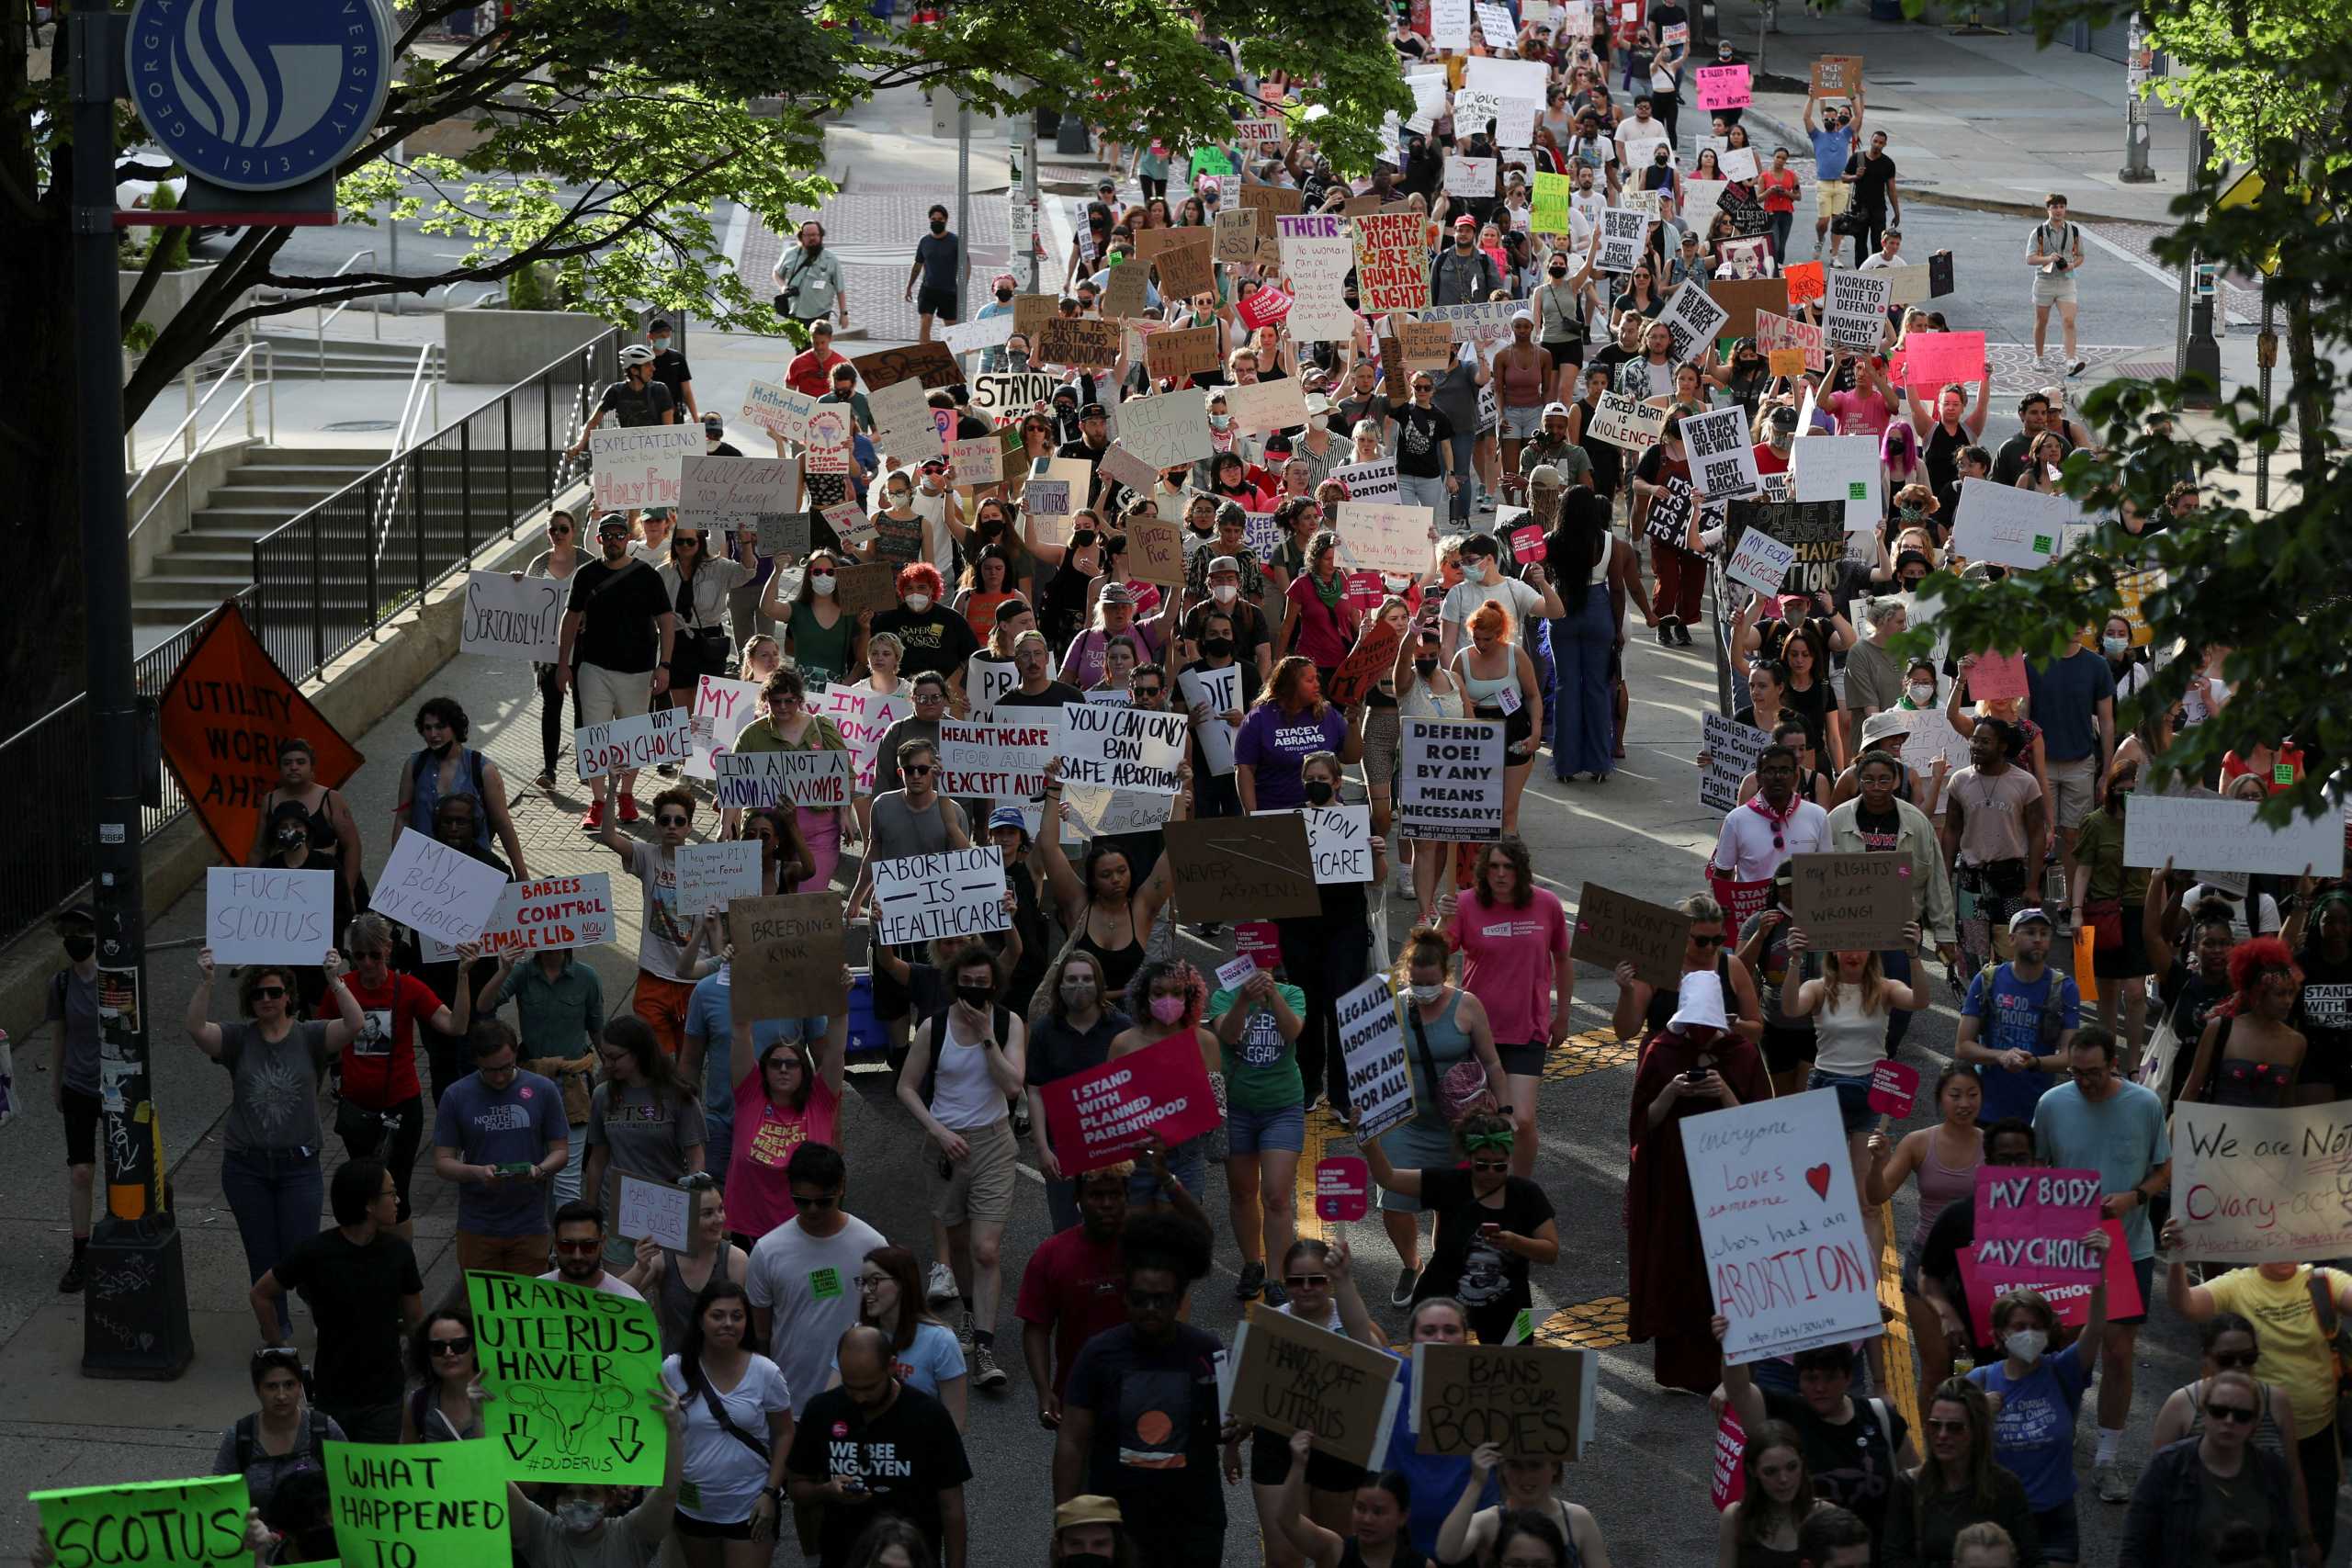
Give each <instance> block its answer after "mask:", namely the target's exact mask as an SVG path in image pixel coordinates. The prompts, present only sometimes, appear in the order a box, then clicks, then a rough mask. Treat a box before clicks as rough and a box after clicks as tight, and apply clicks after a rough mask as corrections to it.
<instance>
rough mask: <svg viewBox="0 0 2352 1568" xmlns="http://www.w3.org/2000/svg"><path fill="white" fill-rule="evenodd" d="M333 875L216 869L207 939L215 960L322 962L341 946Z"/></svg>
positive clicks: (207, 883) (209, 881) (209, 874)
mask: <svg viewBox="0 0 2352 1568" xmlns="http://www.w3.org/2000/svg"><path fill="white" fill-rule="evenodd" d="M334 881H335V873H334V872H332V871H270V870H267V869H266V868H262V867H253V868H247V867H244V866H231V865H216V866H209V867H207V868H206V870H205V874H204V939H205V944H206V945H207V946H209V947H210V948H211V949H212V958H213V962H214V963H216V964H321V963H324V962H325V960H326V954H327V949H329V948H331V947H333V946H334V944H335V934H334Z"/></svg>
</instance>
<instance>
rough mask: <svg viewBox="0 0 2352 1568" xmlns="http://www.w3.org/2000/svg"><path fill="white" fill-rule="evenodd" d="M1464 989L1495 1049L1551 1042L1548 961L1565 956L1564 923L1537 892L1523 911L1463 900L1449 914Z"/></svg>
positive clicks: (1556, 906) (1562, 913) (1556, 907)
mask: <svg viewBox="0 0 2352 1568" xmlns="http://www.w3.org/2000/svg"><path fill="white" fill-rule="evenodd" d="M1452 934H1453V945H1454V946H1455V947H1457V948H1459V949H1461V951H1462V988H1463V989H1464V990H1465V991H1467V992H1469V993H1470V994H1471V995H1472V996H1474V997H1476V998H1478V1001H1479V1005H1481V1006H1482V1007H1484V1008H1485V1009H1486V1010H1487V1021H1488V1022H1489V1023H1491V1024H1492V1025H1493V1026H1494V1031H1495V1043H1497V1044H1498V1045H1527V1044H1535V1043H1542V1042H1544V1041H1545V1040H1548V1039H1549V1038H1551V1029H1552V955H1553V954H1554V953H1566V952H1567V951H1568V917H1567V912H1566V910H1564V909H1563V908H1561V907H1560V901H1559V900H1558V899H1557V898H1555V897H1553V896H1552V895H1551V894H1549V893H1546V892H1545V891H1544V889H1542V888H1541V887H1538V888H1536V889H1535V891H1534V896H1533V897H1532V898H1530V899H1529V900H1528V905H1527V908H1524V909H1514V908H1511V907H1510V905H1509V904H1497V905H1493V906H1491V907H1490V906H1488V905H1487V903H1486V902H1485V901H1484V900H1482V899H1480V898H1477V897H1464V898H1463V900H1462V903H1461V906H1460V907H1459V908H1456V909H1455V910H1454V913H1453V933H1452Z"/></svg>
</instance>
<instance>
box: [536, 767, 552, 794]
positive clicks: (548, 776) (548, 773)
mask: <svg viewBox="0 0 2352 1568" xmlns="http://www.w3.org/2000/svg"><path fill="white" fill-rule="evenodd" d="M531 782H532V783H533V784H537V785H538V786H539V789H540V790H541V792H543V793H544V794H548V795H553V794H554V793H555V772H554V770H553V769H542V770H541V771H540V773H539V776H538V777H537V778H535V779H533V780H532V781H531Z"/></svg>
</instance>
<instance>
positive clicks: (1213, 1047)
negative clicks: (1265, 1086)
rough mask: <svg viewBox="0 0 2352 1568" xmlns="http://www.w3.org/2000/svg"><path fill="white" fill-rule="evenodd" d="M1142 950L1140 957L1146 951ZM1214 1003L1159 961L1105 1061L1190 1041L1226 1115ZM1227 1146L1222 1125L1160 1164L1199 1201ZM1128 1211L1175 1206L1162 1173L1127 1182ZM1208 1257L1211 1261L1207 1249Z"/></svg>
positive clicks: (1137, 983) (1181, 970)
mask: <svg viewBox="0 0 2352 1568" xmlns="http://www.w3.org/2000/svg"><path fill="white" fill-rule="evenodd" d="M1048 841H1050V840H1048ZM1160 864H1161V870H1160V871H1159V872H1155V873H1153V875H1154V876H1155V877H1158V876H1160V875H1163V874H1165V870H1166V865H1167V863H1166V861H1165V860H1163V861H1162V862H1161V863H1160ZM1137 951H1138V953H1140V951H1141V950H1140V948H1138V949H1137ZM1107 972H1108V971H1106V973H1107ZM1208 999H1209V988H1208V985H1207V983H1206V982H1204V980H1203V979H1202V978H1201V976H1200V972H1199V971H1198V970H1196V969H1194V968H1193V966H1192V965H1191V964H1187V963H1184V962H1183V961H1182V960H1181V959H1179V960H1175V961H1172V962H1171V961H1169V960H1166V959H1153V960H1152V961H1151V962H1149V963H1148V964H1144V965H1143V966H1142V967H1141V968H1138V969H1136V970H1135V971H1134V972H1133V976H1132V977H1131V978H1130V979H1129V980H1128V981H1127V985H1126V994H1125V998H1124V1000H1125V1007H1126V1013H1127V1016H1128V1017H1129V1018H1132V1019H1134V1020H1135V1021H1136V1022H1135V1024H1134V1026H1133V1027H1131V1028H1128V1029H1125V1030H1122V1031H1121V1032H1119V1033H1118V1034H1116V1035H1114V1036H1113V1037H1112V1040H1111V1049H1110V1053H1109V1055H1107V1056H1106V1057H1105V1058H1104V1059H1105V1060H1106V1061H1112V1062H1115V1061H1117V1060H1118V1059H1119V1058H1120V1057H1122V1056H1125V1055H1128V1054H1129V1053H1130V1052H1135V1051H1141V1050H1144V1049H1145V1048H1147V1047H1148V1046H1152V1045H1158V1044H1159V1043H1162V1042H1164V1041H1168V1040H1176V1039H1189V1040H1191V1041H1192V1042H1193V1045H1194V1047H1195V1048H1196V1049H1198V1050H1199V1052H1200V1054H1201V1065H1202V1066H1204V1068H1206V1069H1207V1071H1208V1075H1209V1088H1210V1089H1211V1091H1212V1092H1214V1093H1215V1094H1216V1102H1217V1108H1218V1109H1219V1110H1220V1111H1222V1110H1223V1109H1224V1108H1225V1073H1224V1066H1225V1046H1224V1044H1223V1043H1221V1042H1220V1041H1219V1040H1218V1039H1217V1037H1216V1033H1215V1032H1213V1031H1211V1030H1208V1029H1205V1028H1204V1027H1203V1026H1202V1024H1201V1016H1202V1013H1203V1010H1204V1009H1205V1008H1206V1007H1207V1006H1208ZM1224 1141H1225V1129H1224V1128H1223V1127H1222V1126H1219V1127H1218V1128H1217V1129H1216V1131H1214V1132H1209V1133H1203V1134H1199V1135H1198V1136H1197V1137H1192V1138H1187V1139H1185V1140H1184V1141H1183V1142H1182V1143H1181V1144H1179V1145H1176V1146H1175V1147H1174V1148H1172V1149H1170V1150H1168V1151H1167V1157H1166V1159H1165V1160H1164V1161H1163V1162H1159V1164H1160V1165H1161V1168H1162V1169H1164V1170H1165V1171H1166V1173H1167V1174H1169V1175H1170V1176H1172V1177H1173V1178H1174V1179H1175V1180H1176V1183H1177V1185H1179V1186H1181V1187H1182V1188H1183V1189H1184V1191H1185V1193H1186V1194H1187V1195H1188V1196H1189V1197H1191V1198H1192V1199H1193V1201H1195V1202H1197V1201H1199V1200H1200V1199H1201V1198H1202V1196H1203V1195H1204V1194H1205V1193H1206V1192H1207V1191H1208V1174H1209V1156H1210V1153H1211V1147H1210V1146H1211V1145H1213V1144H1214V1145H1222V1144H1223V1143H1224ZM1127 1206H1128V1207H1129V1208H1130V1209H1131V1210H1136V1211H1140V1212H1142V1213H1152V1212H1153V1211H1155V1210H1159V1209H1165V1208H1170V1207H1171V1206H1173V1205H1171V1204H1170V1203H1169V1202H1168V1201H1167V1200H1166V1199H1165V1198H1164V1197H1163V1196H1162V1194H1161V1192H1160V1188H1159V1175H1158V1173H1156V1172H1155V1171H1153V1170H1150V1169H1139V1170H1137V1171H1136V1174H1135V1175H1133V1176H1132V1177H1130V1178H1128V1179H1127ZM1204 1228H1205V1227H1204ZM1202 1256H1203V1258H1204V1261H1205V1258H1206V1257H1207V1253H1206V1250H1205V1248H1204V1251H1203V1254H1202ZM1204 1272H1205V1269H1204Z"/></svg>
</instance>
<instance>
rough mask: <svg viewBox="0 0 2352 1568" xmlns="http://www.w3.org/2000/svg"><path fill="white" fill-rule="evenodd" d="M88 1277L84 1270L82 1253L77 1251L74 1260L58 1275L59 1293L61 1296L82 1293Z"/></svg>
mask: <svg viewBox="0 0 2352 1568" xmlns="http://www.w3.org/2000/svg"><path fill="white" fill-rule="evenodd" d="M86 1278H87V1277H86V1276H85V1274H84V1273H83V1272H82V1255H81V1254H80V1253H78V1252H77V1253H75V1254H74V1259H73V1261H72V1262H70V1263H68V1264H66V1266H65V1272H64V1273H62V1274H60V1275H59V1276H58V1277H57V1293H58V1294H59V1295H61V1296H78V1295H80V1294H81V1293H82V1286H83V1283H84V1281H85V1279H86Z"/></svg>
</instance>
